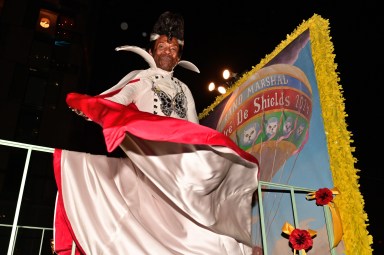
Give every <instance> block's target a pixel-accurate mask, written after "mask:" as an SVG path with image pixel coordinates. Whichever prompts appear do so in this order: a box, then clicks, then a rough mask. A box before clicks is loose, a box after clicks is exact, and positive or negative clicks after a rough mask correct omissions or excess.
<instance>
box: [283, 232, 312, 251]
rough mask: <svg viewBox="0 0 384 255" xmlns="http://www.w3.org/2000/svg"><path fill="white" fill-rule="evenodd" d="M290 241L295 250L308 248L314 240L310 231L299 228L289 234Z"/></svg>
mask: <svg viewBox="0 0 384 255" xmlns="http://www.w3.org/2000/svg"><path fill="white" fill-rule="evenodd" d="M289 242H290V243H291V244H292V247H293V249H295V250H307V249H309V248H310V247H312V245H313V240H312V237H311V235H310V234H309V232H308V231H307V230H301V229H297V228H296V229H294V230H293V231H292V233H291V234H290V235H289Z"/></svg>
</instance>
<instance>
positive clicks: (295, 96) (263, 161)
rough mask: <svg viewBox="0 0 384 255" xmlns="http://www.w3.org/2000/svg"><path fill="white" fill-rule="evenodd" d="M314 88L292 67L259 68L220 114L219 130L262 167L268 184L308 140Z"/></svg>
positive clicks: (302, 73) (279, 65)
mask: <svg viewBox="0 0 384 255" xmlns="http://www.w3.org/2000/svg"><path fill="white" fill-rule="evenodd" d="M311 114H312V89H311V86H310V83H309V81H308V79H307V77H306V75H305V73H304V72H303V71H302V70H301V69H300V68H298V67H296V66H293V65H289V64H275V65H270V66H267V67H265V68H262V69H260V70H259V71H258V72H256V73H255V74H253V75H252V76H251V77H250V78H248V79H247V80H246V81H245V82H244V83H243V84H241V85H240V86H239V87H237V88H236V89H235V90H234V91H233V93H232V94H231V95H230V98H229V99H228V101H227V102H226V105H225V107H224V109H223V111H222V112H221V116H220V119H219V121H218V126H217V130H219V131H220V132H223V133H224V134H226V135H227V136H229V137H230V138H231V139H232V140H233V141H234V142H236V143H237V145H238V146H239V147H240V148H242V149H243V150H245V151H247V152H249V153H251V154H252V155H254V156H255V157H256V158H257V159H258V160H259V163H260V169H262V171H261V175H260V180H262V181H270V180H271V179H272V178H273V176H274V174H275V173H276V172H277V171H278V170H279V169H280V168H281V167H282V165H283V164H284V162H285V161H286V160H287V159H288V158H289V157H291V156H292V155H294V154H296V153H297V152H299V151H300V150H301V149H302V148H303V146H304V145H305V142H306V140H307V138H308V130H309V122H310V118H311Z"/></svg>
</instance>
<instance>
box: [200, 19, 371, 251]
mask: <svg viewBox="0 0 384 255" xmlns="http://www.w3.org/2000/svg"><path fill="white" fill-rule="evenodd" d="M328 25H329V23H328V21H327V20H324V19H323V18H321V17H320V16H318V15H314V16H313V17H312V18H311V19H309V20H308V21H304V22H303V24H302V25H300V26H299V27H298V28H297V29H296V30H295V31H294V32H293V33H292V35H289V36H288V37H287V40H285V41H283V42H282V43H281V44H280V45H279V46H278V47H277V48H276V49H275V51H274V52H273V53H271V54H270V55H267V57H266V58H265V59H263V60H262V61H261V62H260V63H259V64H258V65H256V66H255V67H254V68H253V69H252V70H251V71H249V72H247V73H245V74H244V75H243V76H242V77H240V79H239V80H238V81H237V82H235V84H234V85H233V86H232V87H230V88H229V90H228V92H227V93H226V94H225V95H223V96H220V97H218V98H217V99H216V101H215V102H214V103H213V104H212V105H210V106H209V107H208V108H206V109H205V110H204V111H203V112H202V113H200V115H199V118H200V123H201V124H202V125H206V126H208V127H211V128H214V129H216V130H218V131H220V132H222V133H224V134H225V135H226V136H228V137H230V138H231V139H232V140H233V141H234V142H235V143H236V144H237V145H238V146H239V147H240V148H241V149H243V150H245V151H247V152H249V153H251V154H252V155H253V156H255V157H256V158H257V159H258V161H259V164H260V180H261V181H265V182H271V183H278V184H283V185H290V186H293V187H305V188H306V189H310V190H319V189H321V190H327V191H329V192H330V191H337V192H335V193H332V194H338V196H337V197H335V198H334V200H333V201H332V206H331V208H332V209H331V211H332V218H333V224H334V226H332V227H333V231H334V232H333V233H331V234H330V232H328V231H327V226H326V225H327V222H326V221H325V220H324V210H323V209H324V208H323V207H322V206H319V205H318V204H315V203H314V202H313V201H308V199H306V198H308V194H306V193H305V192H303V194H298V195H297V197H296V199H295V201H296V202H295V203H296V204H295V205H296V206H297V209H298V212H299V216H300V217H299V219H298V223H297V224H296V228H300V229H311V230H315V232H316V235H314V236H315V238H313V240H312V241H313V245H311V247H310V248H309V249H307V250H303V252H308V254H318V255H324V254H332V255H334V254H371V252H372V251H371V248H370V244H371V243H372V236H370V235H369V234H368V232H367V230H366V223H365V220H367V215H366V214H365V212H364V210H363V204H364V201H363V198H362V196H361V194H360V191H359V190H358V189H356V187H358V185H357V180H358V176H357V174H356V173H357V170H356V169H355V168H354V158H353V156H352V149H351V146H350V143H351V140H350V136H351V134H350V132H348V131H347V129H346V126H347V125H346V123H345V118H344V117H345V112H344V99H343V97H342V91H341V89H340V88H341V87H340V85H339V84H338V80H339V79H338V77H337V73H336V64H335V63H334V54H333V45H332V43H331V40H330V36H329V27H328ZM313 194H315V193H312V195H313ZM256 197H257V194H255V201H257V199H256ZM313 197H314V195H313V196H312V198H313ZM291 202H292V201H291V198H290V194H289V192H278V191H276V190H275V191H273V190H272V191H271V190H269V191H265V192H263V213H264V223H265V230H266V240H267V245H268V247H269V248H268V250H269V252H268V255H271V254H276V255H278V254H279V255H280V254H289V253H292V252H294V251H295V249H294V247H292V244H291V245H290V244H289V242H288V241H287V238H286V237H284V235H282V228H281V227H282V226H287V224H286V222H291V223H293V222H294V221H295V219H294V216H293V214H292V203H291ZM333 202H334V204H333ZM253 218H254V220H253V222H254V224H253V228H252V231H253V232H252V235H253V242H254V245H255V252H254V253H255V254H262V248H263V244H262V236H261V232H260V208H259V205H258V203H257V202H255V205H254V210H253ZM364 219H365V220H364ZM288 225H289V224H288ZM335 225H336V226H335ZM338 227H339V229H338ZM288 232H289V231H288ZM337 232H338V233H337ZM311 233H314V232H311ZM341 237H342V240H337V239H339V238H340V239H341ZM363 240H364V241H363ZM357 244H360V246H358V245H357Z"/></svg>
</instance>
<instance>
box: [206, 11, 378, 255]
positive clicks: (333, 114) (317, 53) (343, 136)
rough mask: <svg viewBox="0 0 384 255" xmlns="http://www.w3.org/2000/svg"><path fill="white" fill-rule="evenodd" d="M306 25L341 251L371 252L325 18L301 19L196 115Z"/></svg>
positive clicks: (245, 78)
mask: <svg viewBox="0 0 384 255" xmlns="http://www.w3.org/2000/svg"><path fill="white" fill-rule="evenodd" d="M308 28H309V30H310V42H311V48H312V58H313V63H314V66H315V74H316V80H317V83H318V90H319V97H320V104H321V108H322V117H323V120H325V121H324V128H325V134H326V137H327V144H328V154H329V157H330V167H331V172H332V178H333V182H334V186H335V187H338V189H339V190H340V194H341V195H339V196H337V197H336V198H335V199H334V202H335V204H336V205H337V207H338V208H339V210H340V216H341V220H342V223H343V233H344V235H343V242H344V246H345V254H359V255H371V254H372V251H373V249H372V248H371V245H372V243H373V238H372V236H371V235H370V234H369V233H368V231H367V226H368V224H367V222H368V216H367V214H366V213H365V211H364V199H363V196H362V195H361V193H360V190H359V183H358V179H359V176H358V175H357V173H358V172H359V170H358V169H355V167H354V164H355V163H356V162H357V160H356V158H354V157H353V155H352V153H353V152H354V151H355V148H354V147H351V143H352V142H353V140H351V137H352V134H351V132H349V131H348V130H347V124H346V122H345V117H346V116H347V114H346V113H345V105H344V98H343V95H342V93H343V90H342V86H341V85H339V84H338V82H339V81H340V79H339V77H338V73H337V72H336V69H337V64H336V63H335V62H334V59H335V55H334V54H333V51H334V47H333V44H332V42H331V37H330V31H329V21H328V20H325V19H323V18H321V17H320V16H319V15H317V14H315V15H313V16H312V18H310V19H309V20H307V21H303V23H302V24H301V25H300V26H298V27H297V28H296V29H295V30H294V31H293V33H292V34H291V35H287V39H286V40H285V41H282V42H281V43H280V45H278V46H277V47H276V48H275V50H274V51H273V52H272V53H271V54H269V55H266V57H265V58H264V59H263V60H261V62H260V63H259V64H258V65H256V66H254V67H252V70H251V71H249V72H248V73H245V74H244V75H243V76H242V77H241V78H240V79H239V80H238V81H237V82H236V83H235V84H234V85H233V86H232V87H230V88H229V89H228V91H227V93H226V94H225V95H221V96H218V97H217V98H216V100H215V101H214V103H213V104H211V105H210V106H209V107H208V108H206V109H204V111H203V112H202V113H200V114H199V119H202V118H204V117H206V116H207V115H208V114H209V112H211V111H213V110H214V108H215V107H216V106H217V105H218V104H219V103H220V102H221V101H222V100H223V99H224V98H226V97H227V96H228V95H230V93H231V92H232V91H233V90H234V89H235V88H237V87H238V86H240V84H242V83H243V82H244V81H246V80H247V79H248V78H249V76H250V75H252V74H254V73H255V72H257V71H258V70H260V69H261V68H262V67H263V66H264V65H265V64H267V63H268V62H269V61H270V60H272V59H273V58H274V57H275V56H276V55H277V54H279V53H280V52H281V51H282V50H283V49H284V48H285V47H286V46H287V45H289V44H290V43H291V42H292V41H293V40H294V39H296V38H297V37H298V36H299V35H301V34H302V33H303V32H304V31H305V30H307V29H308Z"/></svg>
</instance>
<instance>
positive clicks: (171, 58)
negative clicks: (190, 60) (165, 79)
mask: <svg viewBox="0 0 384 255" xmlns="http://www.w3.org/2000/svg"><path fill="white" fill-rule="evenodd" d="M149 53H150V54H151V55H152V57H153V59H154V60H155V62H156V66H157V67H158V68H161V69H163V70H165V71H172V70H173V68H174V67H175V66H176V64H177V63H178V62H179V60H180V58H179V44H178V42H177V39H176V38H175V37H173V38H172V40H170V41H168V38H167V36H165V35H161V36H160V37H159V38H158V39H157V40H156V42H155V47H154V50H153V52H152V51H149Z"/></svg>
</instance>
